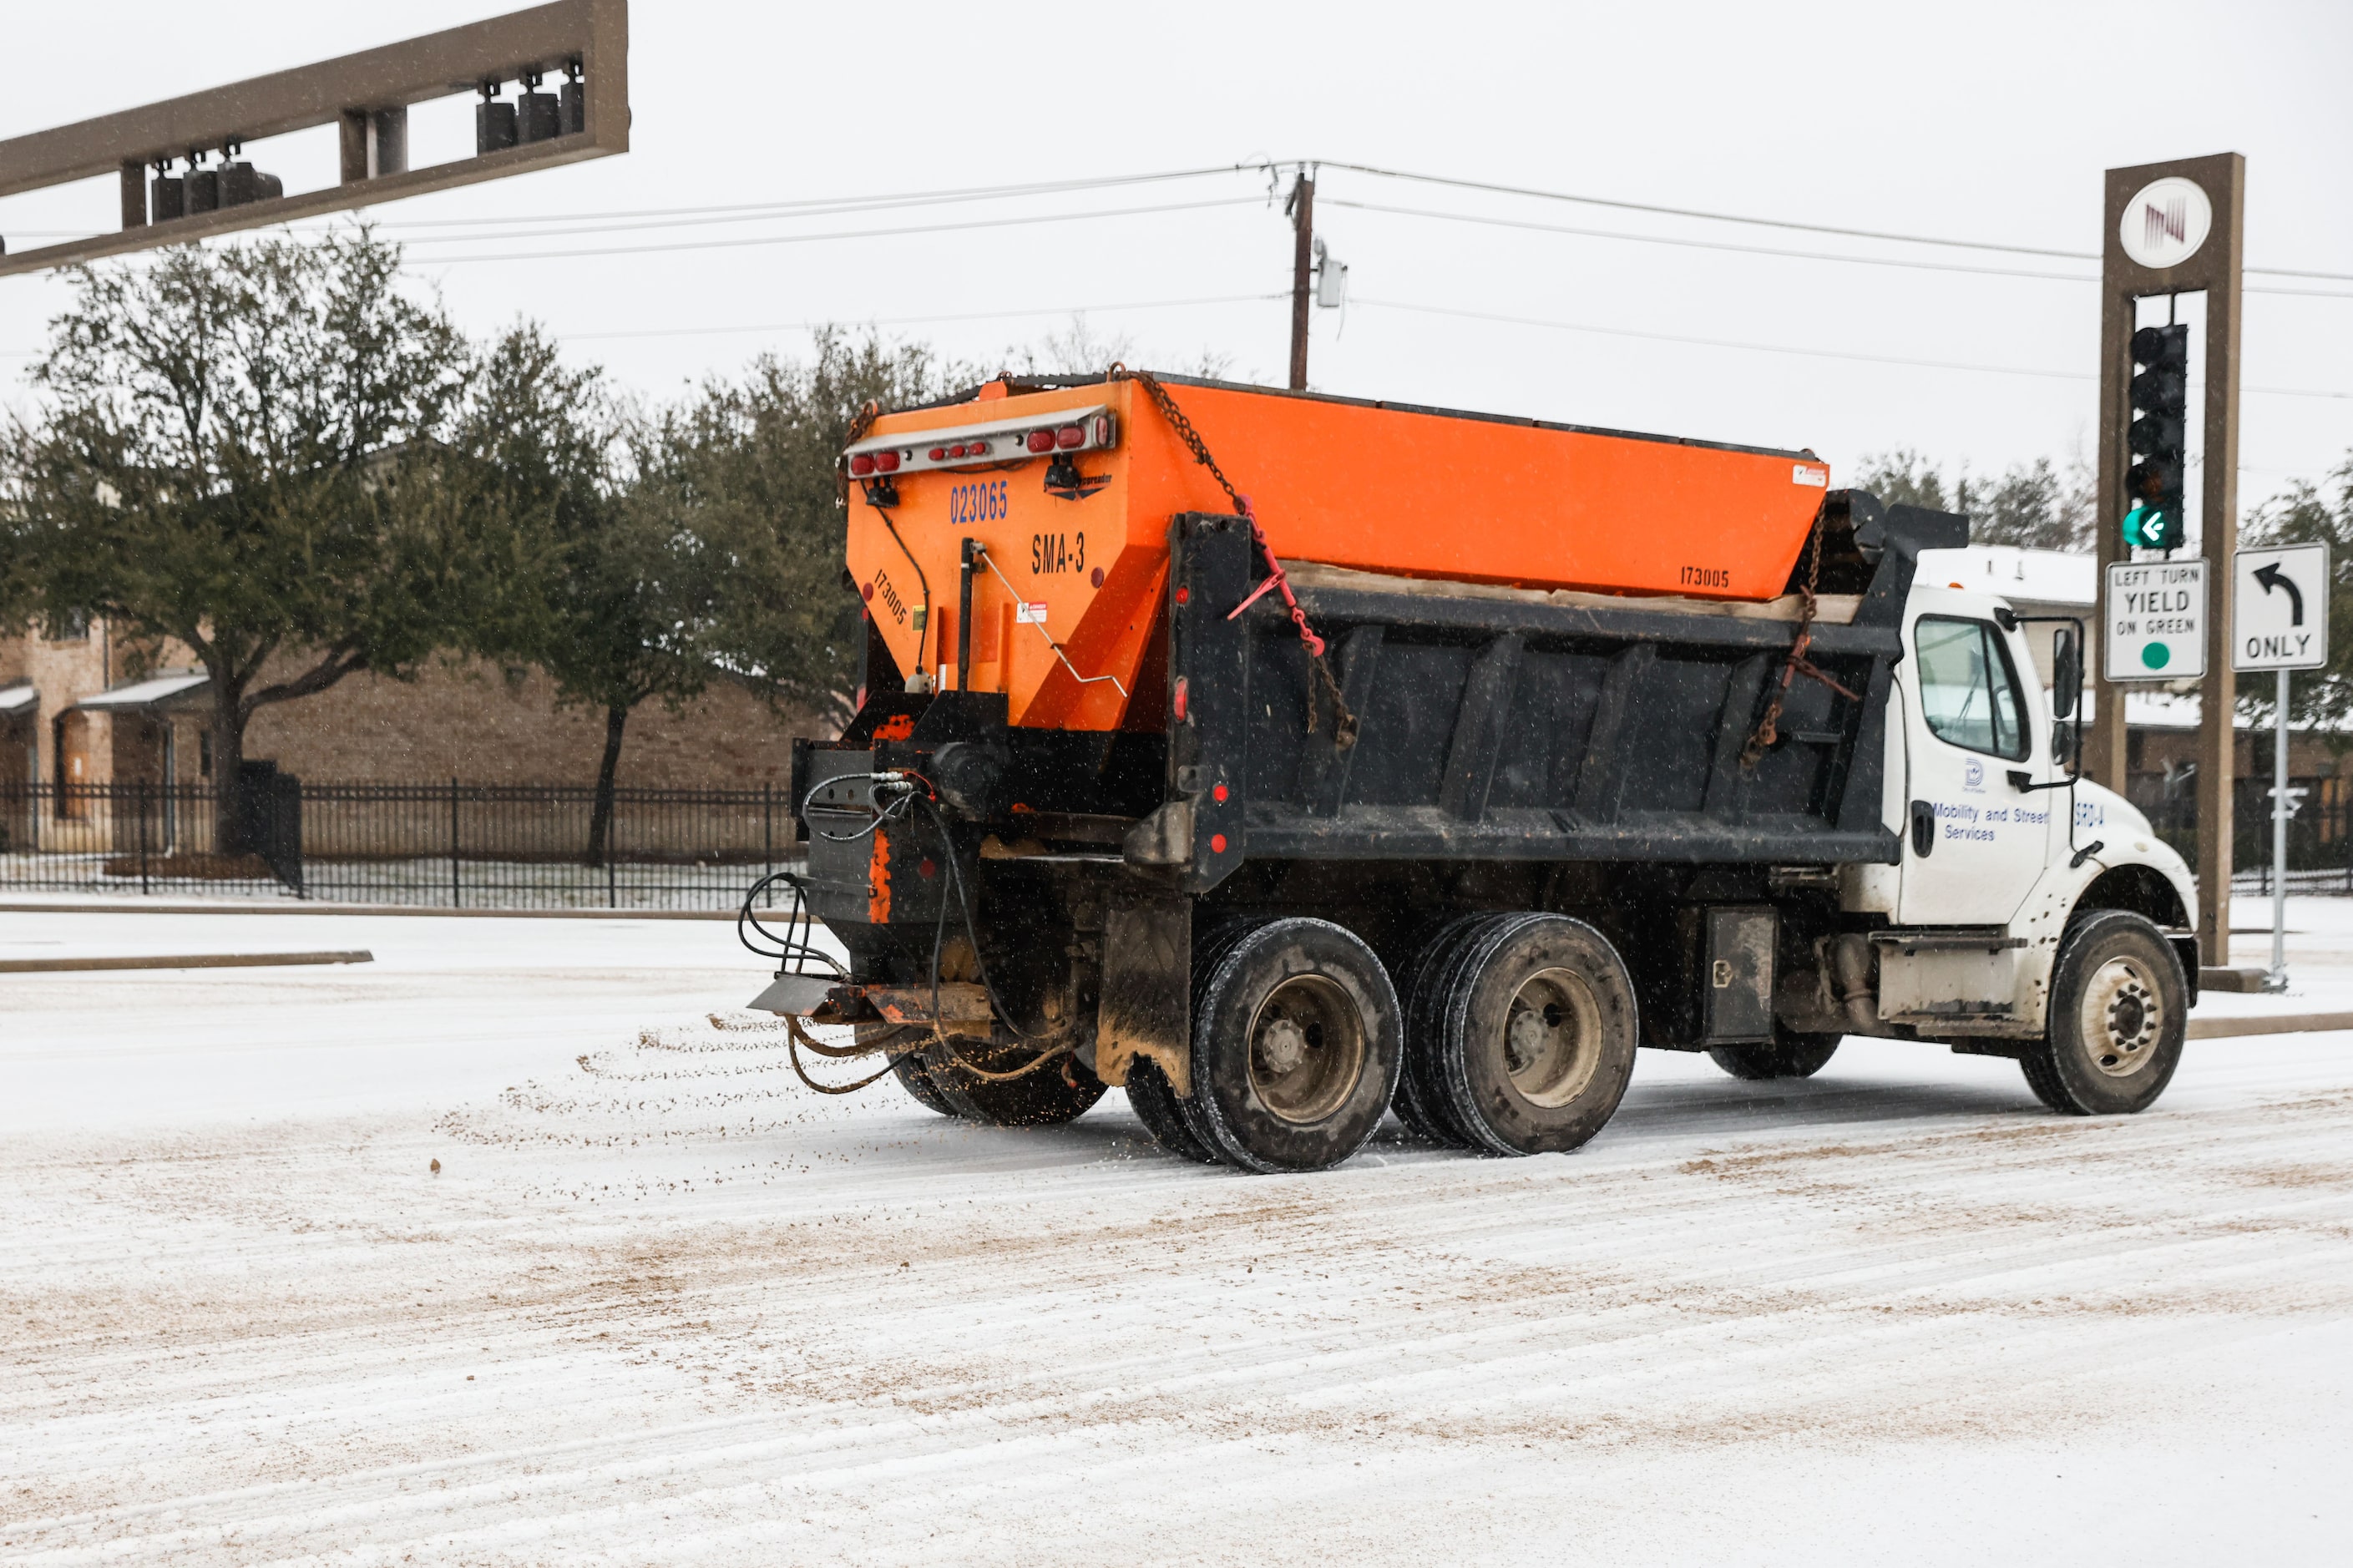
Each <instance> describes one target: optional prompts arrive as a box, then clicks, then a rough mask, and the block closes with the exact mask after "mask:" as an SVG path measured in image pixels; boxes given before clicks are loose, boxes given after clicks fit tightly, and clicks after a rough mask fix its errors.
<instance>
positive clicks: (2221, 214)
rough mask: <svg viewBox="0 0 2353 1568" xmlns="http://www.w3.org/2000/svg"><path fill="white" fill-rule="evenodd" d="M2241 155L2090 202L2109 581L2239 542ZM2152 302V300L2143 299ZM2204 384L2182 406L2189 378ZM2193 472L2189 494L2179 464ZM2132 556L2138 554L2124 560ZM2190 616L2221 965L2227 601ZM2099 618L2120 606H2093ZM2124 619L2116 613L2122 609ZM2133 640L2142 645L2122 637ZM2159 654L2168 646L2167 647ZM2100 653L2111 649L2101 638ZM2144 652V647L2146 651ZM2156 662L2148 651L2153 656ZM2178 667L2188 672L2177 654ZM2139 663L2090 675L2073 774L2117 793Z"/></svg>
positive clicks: (2206, 945)
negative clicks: (2196, 400)
mask: <svg viewBox="0 0 2353 1568" xmlns="http://www.w3.org/2000/svg"><path fill="white" fill-rule="evenodd" d="M2246 174H2247V163H2246V160H2245V159H2244V158H2242V157H2241V156H2240V155H2239V154H2238V153H2217V154H2215V155H2213V156H2211V157H2206V158H2184V159H2180V160H2178V161H2176V162H2173V163H2148V164H2143V165H2141V166H2139V167H2137V168H2129V169H2110V170H2109V171H2108V172H2107V181H2106V190H2105V199H2104V202H2103V205H2102V209H2101V216H2102V222H2101V229H2102V250H2101V268H2100V295H2101V300H2100V424H2099V432H2100V434H2099V459H2098V462H2099V468H2098V473H2099V500H2098V508H2099V527H2098V528H2097V530H2096V531H2095V536H2096V538H2097V541H2098V546H2099V552H2100V562H2101V565H2102V567H2103V568H2104V573H2103V576H2104V579H2105V582H2106V583H2107V584H2109V588H2108V591H2109V592H2116V591H2118V589H2117V587H2116V584H2118V582H2119V580H2120V576H2121V578H2122V579H2125V580H2129V581H2133V582H2135V583H2137V580H2138V578H2139V577H2140V576H2141V575H2142V574H2137V573H2123V574H2118V573H2116V572H2115V571H2113V570H2107V569H2112V568H2116V567H2117V566H2119V565H2120V564H2122V565H2131V564H2136V563H2137V562H2136V556H2137V557H2138V558H2139V560H2138V563H2148V562H2156V561H2163V560H2169V559H2172V558H2173V557H2174V556H2175V554H2176V552H2179V551H2180V550H2182V549H2183V548H2185V547H2186V546H2188V545H2189V542H2190V539H2189V527H2188V523H2189V520H2190V519H2192V518H2194V519H2195V520H2196V531H2197V555H2196V557H2195V558H2194V559H2195V560H2197V561H2200V562H2202V563H2205V565H2206V567H2207V568H2208V572H2207V575H2208V576H2210V577H2211V578H2212V579H2214V580H2216V581H2219V580H2220V579H2221V575H2222V574H2223V573H2224V572H2226V571H2228V570H2229V569H2230V563H2231V558H2232V554H2233V553H2234V552H2236V551H2237V549H2238V542H2239V521H2238V501H2239V490H2238V469H2239V339H2240V270H2241V257H2242V241H2243V238H2244V235H2245V227H2246ZM2193 295H2194V296H2199V297H2200V298H2201V299H2202V309H2201V310H2200V311H2199V312H2198V313H2199V314H2200V315H2202V318H2203V321H2204V327H2203V330H2202V331H2193V329H2192V328H2191V327H2190V326H2189V325H2188V324H2186V323H2182V322H2181V321H2179V315H2180V307H2181V305H2182V304H2183V303H2184V297H2185V296H2193ZM2144 300H2160V301H2163V302H2164V304H2165V306H2166V310H2165V311H2164V314H2163V317H2162V324H2159V323H2158V322H2146V323H2145V322H2144V321H2142V320H2141V319H2140V316H2141V306H2142V302H2143V301H2144ZM2152 309H2154V307H2152ZM2200 382H2202V384H2203V395H2202V397H2201V398H2200V406H2199V407H2198V409H2197V410H2196V411H2195V412H2194V414H2193V411H2192V410H2191V408H2190V406H2189V394H2190V390H2191V388H2192V385H2193V384H2197V383H2200ZM2193 465H2194V466H2195V467H2196V468H2197V469H2198V470H2199V481H2198V485H2197V489H2196V492H2195V500H2196V502H2197V504H2196V505H2195V506H2194V507H2192V506H2191V505H2190V504H2189V503H2190V500H2191V499H2192V492H2191V489H2190V485H2189V471H2190V469H2191V468H2192V467H2193ZM2215 599H2216V601H2217V602H2216V603H2214V604H2213V605H2211V606H2209V610H2210V613H2208V614H2207V615H2206V616H2204V617H2203V621H2202V625H2201V626H2200V628H2199V631H2200V640H2201V641H2202V643H2203V645H2204V646H2203V647H2202V649H2201V650H2200V660H2199V661H2198V666H2197V667H2198V668H2202V672H2203V673H2202V675H2201V676H2200V679H2199V715H2200V716H2199V731H2198V733H2199V740H2198V774H2197V778H2198V866H2197V872H2198V888H2199V899H2200V903H2201V904H2202V905H2203V908H2201V909H2200V911H2199V921H2198V933H2199V942H2200V952H2201V953H2202V955H2203V958H2204V961H2205V962H2206V963H2209V964H2218V965H2219V964H2222V963H2227V962H2228V957H2227V947H2228V932H2229V931H2230V926H2231V832H2232V773H2233V772H2234V771H2235V763H2236V757H2235V742H2234V740H2233V734H2232V712H2233V710H2235V709H2236V708H2237V706H2238V685H2237V680H2236V678H2235V676H2234V674H2233V672H2232V640H2231V639H2232V626H2231V606H2230V604H2229V603H2228V601H2227V599H2226V598H2225V597H2224V596H2223V595H2219V594H2218V595H2215ZM2104 609H2105V615H2106V616H2107V618H2108V619H2109V621H2110V623H2111V624H2112V625H2114V624H2116V622H2117V620H2118V617H2119V616H2124V615H2125V612H2124V610H2123V608H2122V607H2121V606H2118V605H2106V606H2104ZM2126 618H2129V617H2126ZM2135 646H2136V647H2141V645H2135ZM2167 646H2168V653H2170V654H2175V655H2178V654H2179V651H2180V650H2179V648H2178V647H2175V646H2174V645H2172V644H2170V643H2168V645H2167ZM2112 651H2113V649H2112ZM2142 651H2147V649H2146V648H2143V649H2142ZM2152 657H2153V654H2152ZM2172 668H2174V669H2176V670H2180V669H2184V668H2191V666H2190V665H2189V662H2188V661H2186V660H2181V661H2179V662H2175V663H2174V664H2173V665H2172ZM2164 678H2165V676H2164V672H2163V671H2162V670H2152V669H2150V668H2147V667H2143V668H2138V669H2117V668H2110V667H2107V666H2105V665H2104V667H2103V668H2101V670H2100V672H2099V682H2098V686H2097V688H2096V697H2095V700H2094V707H2093V710H2092V721H2091V724H2090V726H2089V728H2090V733H2089V734H2088V735H2087V736H2086V738H2085V745H2084V753H2085V754H2084V763H2085V769H2084V771H2085V772H2086V773H2088V774H2089V775H2090V776H2092V777H2093V778H2095V779H2097V780H2098V781H2099V782H2100V783H2101V784H2105V785H2107V786H2108V787H2109V788H2110V789H2113V790H2115V791H2116V792H2117V793H2118V794H2123V793H2124V791H2125V785H2126V777H2125V774H2126V767H2127V765H2128V757H2127V749H2126V731H2125V718H2126V715H2125V702H2124V695H2125V689H2124V688H2123V687H2122V686H2120V685H2118V684H2116V683H2117V682H2118V681H2119V680H2131V679H2144V680H2146V679H2164Z"/></svg>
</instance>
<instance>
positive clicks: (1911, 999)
mask: <svg viewBox="0 0 2353 1568" xmlns="http://www.w3.org/2000/svg"><path fill="white" fill-rule="evenodd" d="M1903 637H1904V648H1905V657H1904V658H1903V659H1902V660H1901V661H1900V662H1899V663H1898V665H1897V666H1896V671H1895V681H1894V691H1893V694H1892V696H1891V699H1890V706H1889V713H1888V722H1887V728H1886V747H1887V752H1886V771H1885V779H1886V793H1885V797H1884V799H1885V816H1884V820H1885V822H1886V824H1887V826H1889V827H1890V828H1892V829H1894V831H1896V832H1897V833H1899V834H1900V835H1901V836H1902V837H1903V858H1902V859H1901V861H1900V863H1898V864H1896V865H1894V866H1850V867H1847V868H1844V869H1843V871H1842V872H1841V908H1842V909H1843V910H1845V911H1846V912H1847V913H1848V914H1850V915H1853V916H1860V917H1864V921H1865V923H1867V924H1870V929H1869V931H1868V932H1867V934H1863V935H1844V936H1841V937H1839V938H1836V939H1834V942H1835V944H1836V946H1837V949H1838V951H1835V952H1832V953H1831V954H1829V955H1827V956H1828V957H1829V959H1830V960H1831V962H1828V963H1824V964H1822V965H1821V966H1820V973H1821V975H1822V976H1824V977H1825V984H1826V985H1827V987H1828V988H1829V989H1830V990H1831V992H1832V993H1833V994H1832V995H1831V997H1827V998H1823V997H1817V998H1813V999H1811V1000H1812V1001H1814V1002H1815V1003H1817V1004H1820V1003H1821V1002H1824V1001H1833V1002H1835V1003H1836V1005H1837V1009H1836V1010H1837V1027H1839V1028H1840V1029H1842V1030H1844V1031H1847V1032H1853V1033H1870V1034H1883V1035H1896V1036H1905V1037H1919V1038H1930V1039H1940V1040H1950V1041H1952V1042H1953V1043H1954V1047H1955V1048H1956V1049H1959V1050H1975V1051H1980V1052H1984V1053H1986V1054H1994V1055H2005V1056H2016V1057H2019V1058H2021V1060H2022V1061H2024V1062H2025V1063H2026V1064H2027V1076H2028V1079H2029V1080H2030V1082H2032V1083H2034V1086H2035V1088H2036V1089H2037V1092H2038V1093H2041V1094H2042V1097H2043V1098H2044V1099H2045V1100H2048V1101H2051V1102H2052V1104H2053V1105H2054V1107H2055V1108H2056V1109H2060V1110H2078V1111H2093V1110H2137V1109H2139V1108H2140V1106H2141V1105H2144V1104H2146V1103H2147V1102H2148V1101H2149V1100H2154V1099H2155V1098H2156V1095H2157V1093H2158V1092H2161V1091H2162V1089H2163V1088H2164V1083H2165V1079H2167V1078H2169V1077H2170V1075H2171V1071H2172V1066H2173V1062H2174V1060H2175V1059H2176V1058H2178V1056H2179V1042H2180V1039H2181V1037H2182V1032H2183V1025H2184V1023H2185V1022H2186V1019H2185V1018H2184V1017H2182V1016H2181V1015H2183V1014H2186V1012H2187V1011H2188V1009H2189V1006H2190V1005H2193V1004H2194V1003H2195V1001H2196V999H2197V973H2198V970H2197V949H2196V941H2195V938H2196V930H2197V921H2198V894H2197V888H2196V884H2195V883H2194V882H2193V880H2192V879H2191V877H2190V872H2189V866H2188V865H2187V864H2186V863H2185V862H2184V861H2183V860H2182V858H2181V857H2180V856H2179V854H2177V853H2176V852H2175V851H2174V849H2173V848H2172V847H2170V846H2168V844H2166V843H2165V842H2164V841H2163V840H2161V839H2159V838H2158V837H2157V835H2156V834H2155V833H2154V832H2152V831H2151V830H2150V827H2149V825H2148V820H2147V818H2146V817H2145V816H2142V815H2141V814H2140V813H2139V812H2138V811H2137V810H2135V809H2134V808H2133V807H2132V806H2131V805H2129V804H2127V803H2126V801H2125V800H2124V799H2123V798H2122V797H2121V796H2119V795H2116V793H2115V792H2113V791H2111V790H2108V789H2105V788H2103V787H2101V786H2100V785H2098V784H2094V783H2092V782H2091V781H2090V780H2088V779H2083V778H2077V777H2075V776H2073V774H2074V766H2073V756H2074V752H2075V750H2076V744H2077V737H2078V734H2079V728H2080V719H2079V716H2078V714H2077V711H2076V710H2077V707H2078V705H2079V704H2080V701H2081V695H2080V691H2079V689H2078V688H2079V687H2080V674H2081V649H2082V646H2083V645H2082V640H2081V638H2082V633H2081V631H2080V630H2079V629H2077V628H2073V627H2068V628H2063V629H2062V630H2061V632H2060V635H2059V643H2058V647H2059V648H2060V649H2061V651H2060V653H2059V654H2058V657H2057V659H2056V662H2057V664H2058V666H2059V668H2058V671H2057V679H2056V680H2055V682H2054V689H2053V690H2052V691H2045V689H2043V687H2042V682H2041V681H2040V680H2039V679H2036V678H2035V664H2034V660H2033V658H2032V652H2031V643H2030V641H2029V639H2028V637H2027V633H2026V629H2025V627H2024V626H2022V625H2021V621H2020V619H2019V617H2018V616H2016V615H2015V614H2014V613H2013V612H2012V611H2011V609H2010V605H2007V604H2006V603H2005V602H2004V601H2003V600H2002V599H2000V597H1998V596H1996V595H1990V594H1986V593H1980V592H1973V591H1970V590H1968V589H1964V588H1957V587H1946V586H1937V585H1931V584H1925V583H1924V584H1917V585H1915V588H1914V589H1913V592H1912V595H1911V597H1910V600H1909V602H1908V605H1907V606H1906V611H1905V619H1904V629H1903ZM2054 707H2055V708H2057V709H2058V710H2060V711H2059V712H2058V713H2056V714H2054V712H2053V709H2054ZM1871 917H1878V918H1879V919H1880V920H1883V921H1884V923H1883V924H1876V923H1871ZM1799 1005H1800V1006H1802V1005H1804V1002H1803V1001H1802V1000H1801V1001H1800V1004H1799ZM1824 1022H1825V1021H1824V1020H1821V1019H1820V1018H1819V1017H1818V1018H1816V1019H1815V1023H1816V1026H1818V1027H1820V1026H1822V1025H1823V1023H1824ZM2036 1046H2039V1047H2042V1048H2041V1049H2039V1050H2038V1049H2033V1048H2030V1047H2036ZM2038 1058H2042V1059H2041V1060H2040V1063H2039V1070H2040V1077H2039V1078H2038Z"/></svg>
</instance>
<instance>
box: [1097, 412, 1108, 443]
mask: <svg viewBox="0 0 2353 1568" xmlns="http://www.w3.org/2000/svg"><path fill="white" fill-rule="evenodd" d="M1095 445H1096V446H1098V447H1108V446H1110V445H1111V416H1110V415H1108V414H1098V415H1096V416H1095Z"/></svg>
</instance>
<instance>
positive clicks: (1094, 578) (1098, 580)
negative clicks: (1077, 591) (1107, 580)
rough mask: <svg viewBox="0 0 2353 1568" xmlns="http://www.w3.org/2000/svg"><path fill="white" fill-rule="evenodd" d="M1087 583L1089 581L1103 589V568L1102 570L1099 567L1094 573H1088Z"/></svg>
mask: <svg viewBox="0 0 2353 1568" xmlns="http://www.w3.org/2000/svg"><path fill="white" fill-rule="evenodd" d="M1087 581H1088V582H1089V583H1091V584H1093V585H1094V586H1096V587H1098V588H1100V587H1102V586H1103V568H1102V567H1100V566H1098V567H1096V568H1095V569H1094V570H1093V571H1092V572H1090V573H1088V574H1087Z"/></svg>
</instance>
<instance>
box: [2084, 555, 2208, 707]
mask: <svg viewBox="0 0 2353 1568" xmlns="http://www.w3.org/2000/svg"><path fill="white" fill-rule="evenodd" d="M2102 615H2103V618H2104V619H2105V622H2106V626H2107V638H2106V647H2105V657H2104V658H2102V660H2101V666H2102V668H2101V670H2100V673H2101V675H2102V676H2103V677H2104V678H2105V679H2109V680H2194V679H2198V678H2199V677H2200V676H2203V675H2204V674H2205V673H2206V563H2205V562H2203V561H2195V560H2193V561H2117V562H2112V563H2110V564H2109V566H2108V584H2107V596H2106V601H2105V604H2104V605H2102Z"/></svg>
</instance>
